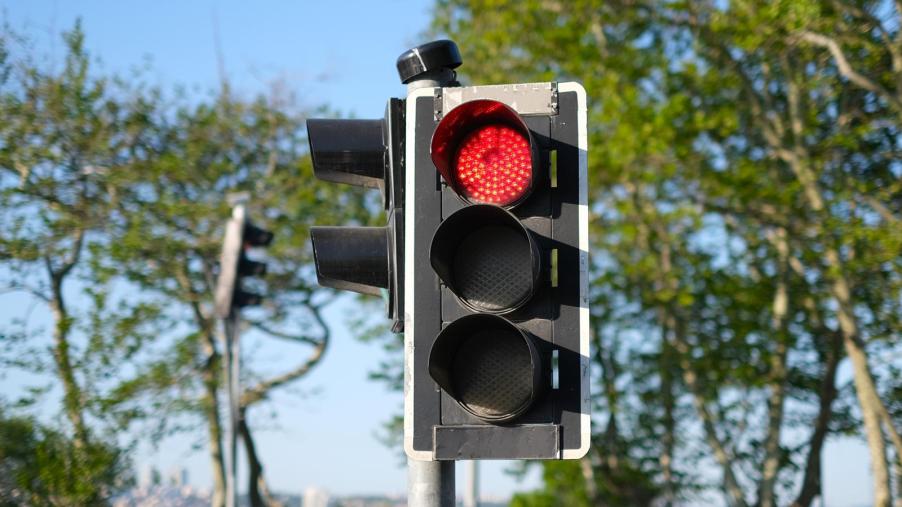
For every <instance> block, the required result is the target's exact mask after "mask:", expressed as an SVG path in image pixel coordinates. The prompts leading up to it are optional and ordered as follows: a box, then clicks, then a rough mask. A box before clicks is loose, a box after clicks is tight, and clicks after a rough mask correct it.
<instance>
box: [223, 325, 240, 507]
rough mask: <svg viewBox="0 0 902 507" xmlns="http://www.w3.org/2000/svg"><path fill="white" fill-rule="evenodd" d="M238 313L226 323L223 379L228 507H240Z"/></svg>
mask: <svg viewBox="0 0 902 507" xmlns="http://www.w3.org/2000/svg"><path fill="white" fill-rule="evenodd" d="M238 325H239V322H238V312H237V311H233V312H232V314H231V315H229V317H228V318H227V319H225V320H223V338H224V343H223V377H224V383H225V385H226V396H227V397H228V406H229V424H228V426H227V427H226V442H228V444H227V447H226V452H225V456H224V458H225V459H224V461H225V463H224V464H225V467H226V474H225V476H226V477H225V479H226V498H225V500H226V503H225V504H226V507H237V505H238V488H237V484H238V457H237V452H238V417H239V405H238V404H239V393H240V385H239V383H238V382H239V375H238V373H239V371H240V367H241V365H240V361H239V359H240V357H241V354H240V353H239V345H238V342H239V341H238Z"/></svg>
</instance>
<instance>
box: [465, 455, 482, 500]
mask: <svg viewBox="0 0 902 507" xmlns="http://www.w3.org/2000/svg"><path fill="white" fill-rule="evenodd" d="M464 507H479V462H478V461H476V460H475V459H473V460H470V461H467V490H466V492H465V493H464Z"/></svg>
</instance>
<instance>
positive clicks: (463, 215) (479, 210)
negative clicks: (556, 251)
mask: <svg viewBox="0 0 902 507" xmlns="http://www.w3.org/2000/svg"><path fill="white" fill-rule="evenodd" d="M474 224H477V225H476V226H474ZM490 225H497V226H504V227H509V228H511V229H512V230H514V231H516V232H517V233H518V234H522V235H523V236H524V237H525V238H526V240H527V242H528V244H529V250H530V252H529V255H530V259H531V262H530V270H531V276H532V283H531V284H530V289H529V291H528V292H527V293H526V294H524V296H523V297H522V298H520V299H519V300H518V301H516V302H515V303H514V304H511V305H509V306H507V307H505V308H503V309H499V310H493V309H488V308H486V307H483V306H480V305H477V304H474V303H472V302H471V301H470V300H469V299H467V298H466V297H464V296H463V295H461V294H460V291H459V290H458V287H457V284H456V282H455V275H454V262H453V259H454V257H455V254H456V252H457V248H458V247H459V246H460V244H461V243H462V242H463V240H464V239H466V238H467V237H468V236H469V235H470V234H472V233H473V232H475V231H477V230H478V229H479V228H480V227H486V226H490ZM429 262H430V264H432V269H433V270H434V271H435V273H436V274H437V275H438V276H439V278H440V279H441V280H442V282H443V283H444V284H445V286H446V287H448V289H449V290H450V291H451V292H452V293H453V294H454V296H455V297H456V298H457V300H458V301H459V302H460V304H461V305H463V306H464V307H465V308H468V309H470V310H473V311H476V312H483V313H489V314H493V315H505V314H508V313H510V312H513V311H515V310H517V309H519V308H521V307H523V305H525V304H526V303H527V302H528V301H529V300H530V299H531V298H532V296H533V295H534V294H535V291H536V286H537V285H538V282H539V278H540V275H541V264H542V263H541V257H540V253H539V246H538V244H537V243H536V240H535V239H534V238H533V236H532V233H531V232H530V231H529V229H527V228H526V227H524V226H523V224H522V223H520V220H519V219H518V218H517V217H516V216H514V214H513V213H511V212H510V211H508V210H506V209H504V208H502V207H501V206H496V205H494V204H473V205H471V206H467V207H465V208H461V209H459V210H457V211H455V212H454V213H452V214H451V216H449V217H448V218H446V219H445V220H444V221H443V222H442V223H441V224H439V226H438V228H437V229H436V230H435V234H433V236H432V244H431V245H430V247H429Z"/></svg>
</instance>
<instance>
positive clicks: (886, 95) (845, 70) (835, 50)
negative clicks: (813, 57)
mask: <svg viewBox="0 0 902 507" xmlns="http://www.w3.org/2000/svg"><path fill="white" fill-rule="evenodd" d="M798 37H799V38H800V39H801V40H804V41H806V42H810V43H812V44H814V45H815V46H820V47H822V48H826V49H827V50H828V51H830V55H831V56H833V59H834V60H835V61H836V67H837V68H838V69H839V73H840V74H841V75H842V76H843V77H845V78H846V79H848V80H849V81H851V82H852V83H854V84H856V85H858V86H859V87H861V88H864V89H865V90H867V91H869V92H872V93H876V94H877V95H880V96H881V97H883V99H884V100H886V101H887V102H889V103H891V104H892V105H893V107H895V108H896V109H897V110H899V111H902V101H900V100H899V98H898V97H896V96H895V95H893V94H892V93H891V92H890V91H889V90H887V89H886V88H884V87H883V86H882V85H880V84H879V83H877V82H875V81H873V80H871V79H870V78H868V77H866V76H864V75H863V74H860V73H858V72H857V71H855V69H853V68H852V65H851V64H850V63H849V60H848V59H847V58H846V55H845V53H843V51H842V48H840V47H839V44H838V43H837V42H836V41H835V40H834V39H832V38H830V37H827V36H826V35H823V34H819V33H815V32H809V31H807V30H806V31H803V32H801V33H799V35H798Z"/></svg>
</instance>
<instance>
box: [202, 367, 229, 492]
mask: <svg viewBox="0 0 902 507" xmlns="http://www.w3.org/2000/svg"><path fill="white" fill-rule="evenodd" d="M217 359H218V355H217V354H216V352H215V350H214V351H213V352H212V355H210V356H209V357H208V359H207V362H206V364H205V365H204V369H203V382H204V397H203V410H204V416H205V417H206V419H207V429H208V430H209V442H210V468H211V469H212V473H213V497H212V500H211V506H212V507H224V506H225V466H224V464H223V455H222V424H221V421H220V420H219V399H218V398H217V394H218V393H217V387H218V385H219V382H218V378H217V373H219V372H218V370H217V365H218V364H219V361H218V360H217Z"/></svg>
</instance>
